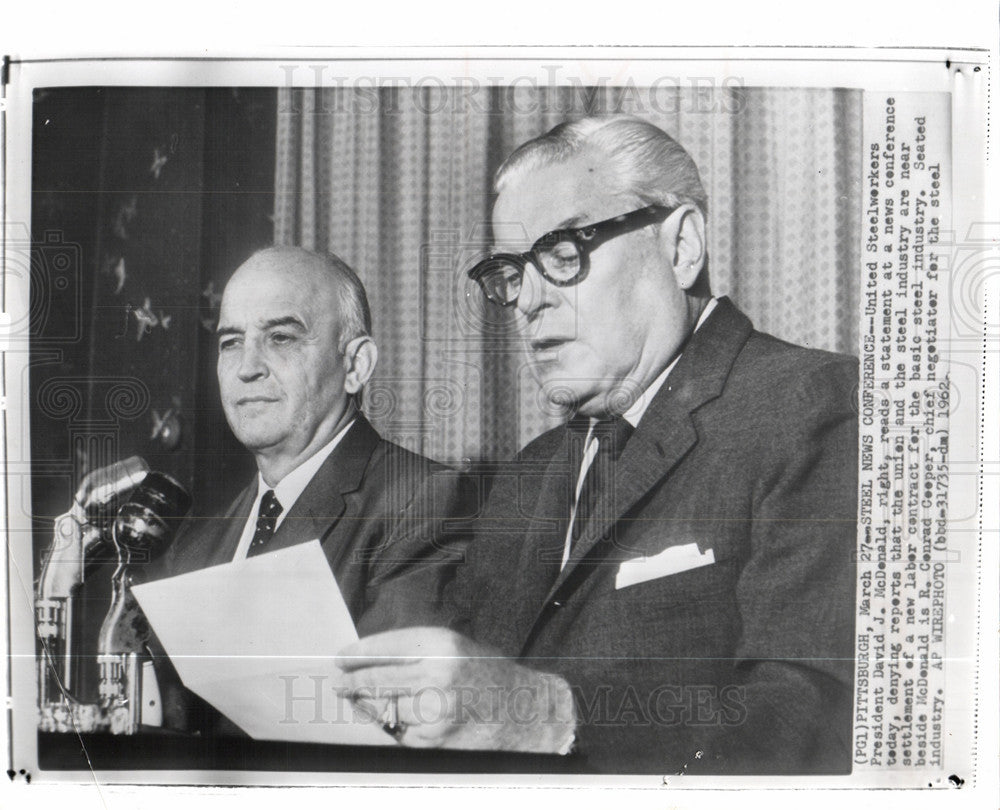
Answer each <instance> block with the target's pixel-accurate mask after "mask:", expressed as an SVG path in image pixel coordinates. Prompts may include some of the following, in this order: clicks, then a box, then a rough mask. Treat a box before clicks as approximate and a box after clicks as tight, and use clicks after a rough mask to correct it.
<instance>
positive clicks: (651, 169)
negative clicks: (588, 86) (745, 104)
mask: <svg viewBox="0 0 1000 810" xmlns="http://www.w3.org/2000/svg"><path fill="white" fill-rule="evenodd" d="M586 147H596V148H597V149H600V150H601V151H602V152H603V153H604V154H605V155H607V157H608V159H609V160H610V161H611V163H612V167H613V169H614V171H613V172H612V173H613V174H614V176H615V177H617V178H618V179H619V182H620V183H621V186H620V187H619V188H616V189H611V191H612V192H613V193H632V194H635V195H636V196H637V197H639V199H640V200H642V201H643V202H644V203H645V204H647V205H653V204H657V205H666V206H676V205H680V204H683V203H692V204H693V205H695V206H697V208H698V210H699V211H701V213H702V215H703V216H707V214H708V197H707V195H706V194H705V189H704V187H703V186H702V184H701V178H700V177H699V175H698V167H697V166H695V163H694V161H693V160H692V159H691V156H690V155H689V154H688V153H687V152H686V151H685V149H684V147H682V146H681V145H680V144H679V143H677V141H675V140H674V139H673V138H671V137H670V136H669V135H667V133H666V132H664V131H663V130H662V129H660V128H659V127H657V126H655V125H653V124H651V123H649V122H648V121H645V120H643V119H641V118H636V117H634V116H631V115H593V116H588V117H586V118H580V119H578V120H576V121H567V122H566V123H563V124H560V125H559V126H557V127H555V128H554V129H552V130H550V131H549V132H547V133H545V134H544V135H540V136H539V137H537V138H534V139H533V140H530V141H528V142H527V143H524V144H522V145H521V146H520V147H518V148H517V149H516V150H515V151H514V152H513V153H512V154H511V155H510V157H508V158H507V159H506V160H505V161H504V162H503V164H502V165H501V166H500V168H499V169H497V172H496V175H495V176H494V181H493V187H494V191H495V192H496V193H498V194H499V193H500V191H502V190H503V187H504V186H505V185H506V184H507V183H508V182H509V181H510V179H511V177H516V176H519V175H523V174H524V173H525V172H529V171H532V170H533V169H537V168H540V167H543V166H550V165H552V164H554V163H559V162H561V161H564V160H568V159H569V158H571V157H573V156H574V155H576V154H578V153H579V152H581V151H582V150H583V149H584V148H586Z"/></svg>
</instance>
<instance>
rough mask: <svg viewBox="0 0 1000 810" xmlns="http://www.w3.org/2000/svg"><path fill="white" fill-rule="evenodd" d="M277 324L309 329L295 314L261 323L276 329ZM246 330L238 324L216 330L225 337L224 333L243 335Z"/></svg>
mask: <svg viewBox="0 0 1000 810" xmlns="http://www.w3.org/2000/svg"><path fill="white" fill-rule="evenodd" d="M276 326H294V327H295V328H296V329H299V330H300V331H302V332H306V331H308V330H307V328H306V325H305V324H304V323H302V320H301V319H300V318H297V317H295V316H294V315H282V316H281V317H280V318H268V319H267V320H266V321H264V322H263V323H262V324H261V325H260V328H261V329H274V328H275V327H276ZM245 331H246V330H244V329H240V328H239V327H238V326H220V327H219V328H218V329H216V330H215V335H216V337H223V336H224V335H242V334H243V333H244V332H245Z"/></svg>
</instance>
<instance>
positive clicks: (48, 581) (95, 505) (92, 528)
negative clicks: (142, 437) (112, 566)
mask: <svg viewBox="0 0 1000 810" xmlns="http://www.w3.org/2000/svg"><path fill="white" fill-rule="evenodd" d="M147 472H149V465H148V464H146V462H145V461H143V460H142V459H141V458H139V457H138V456H132V457H131V458H127V459H125V460H124V461H117V462H115V463H114V464H109V465H108V466H107V467H101V468H99V469H96V470H92V471H91V472H89V473H87V474H86V475H85V476H84V477H83V480H82V481H81V482H80V486H79V487H77V490H76V494H75V495H74V496H73V505H72V506H71V507H70V510H69V511H68V512H66V514H64V515H60V516H59V517H58V518H56V521H55V531H54V533H53V537H52V543H51V544H50V546H49V549H48V553H47V554H46V557H45V562H44V564H43V566H42V572H41V576H40V577H39V580H38V586H37V588H36V591H35V596H36V599H39V600H51V599H68V598H69V597H70V596H71V595H72V592H73V589H74V588H76V586H78V585H79V584H80V583H82V582H83V578H84V569H85V567H89V565H88V560H91V561H92V560H93V559H94V558H95V557H99V556H101V555H99V553H98V552H101V551H106V549H107V546H106V542H105V531H104V530H105V528H106V527H107V523H108V520H109V517H110V516H111V515H113V514H114V505H115V502H116V501H117V499H118V498H119V497H120V496H121V495H122V494H124V493H125V492H128V491H129V490H130V489H133V488H134V487H135V486H136V485H137V484H138V483H139V482H140V481H142V480H143V478H144V477H145V476H146V473H147Z"/></svg>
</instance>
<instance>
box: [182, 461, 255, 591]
mask: <svg viewBox="0 0 1000 810" xmlns="http://www.w3.org/2000/svg"><path fill="white" fill-rule="evenodd" d="M256 497H257V481H256V479H255V480H254V481H253V482H252V483H251V484H250V485H249V486H248V487H247V488H246V489H244V490H243V491H242V492H241V493H240V494H239V495H238V496H237V498H236V500H235V501H233V503H232V505H231V506H230V507H229V510H228V511H227V512H226V514H225V515H223V516H222V517H220V518H205V519H204V523H203V524H202V526H201V527H199V528H197V529H195V530H194V531H192V532H191V533H190V534H189V535H188V536H187V537H186V538H185V543H184V545H183V546H182V547H181V548H179V549H178V551H177V557H176V559H175V561H174V563H173V564H172V565H171V568H172V569H173V573H178V574H180V573H186V572H188V571H194V570H197V569H199V568H208V567H210V566H213V565H222V564H223V563H227V562H232V560H233V555H234V554H235V553H236V547H237V546H238V545H239V543H240V537H241V536H242V534H243V527H244V526H245V525H246V522H247V517H248V516H249V514H250V507H251V506H252V505H253V502H254V498H256Z"/></svg>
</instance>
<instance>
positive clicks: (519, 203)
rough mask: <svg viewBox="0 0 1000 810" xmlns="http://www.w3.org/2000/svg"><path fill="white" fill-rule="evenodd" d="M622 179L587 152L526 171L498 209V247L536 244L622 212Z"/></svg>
mask: <svg viewBox="0 0 1000 810" xmlns="http://www.w3.org/2000/svg"><path fill="white" fill-rule="evenodd" d="M621 197H622V193H621V181H620V178H617V177H615V176H614V173H613V171H612V168H611V165H610V163H609V161H608V159H607V157H606V156H605V155H604V154H603V153H601V152H599V151H597V150H585V151H583V152H580V153H579V154H577V155H574V156H573V157H571V158H568V159H567V160H563V161H560V162H558V163H552V164H548V165H543V166H538V167H531V168H525V169H524V170H523V171H520V172H518V173H517V174H516V175H514V176H513V177H510V178H508V181H507V182H506V183H505V185H504V187H503V190H502V191H501V192H500V194H499V195H498V196H497V201H496V203H495V205H494V206H493V222H492V224H493V240H494V243H495V244H496V245H497V246H502V247H510V248H513V247H516V246H519V245H530V244H531V243H532V242H534V241H535V240H536V239H538V238H539V237H540V236H542V235H544V234H546V233H548V232H549V231H554V230H558V229H560V228H575V227H580V226H581V225H589V224H591V223H593V222H597V221H599V220H601V219H606V218H607V217H611V216H616V215H617V214H619V213H621V211H619V210H618V209H619V208H620V207H621Z"/></svg>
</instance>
